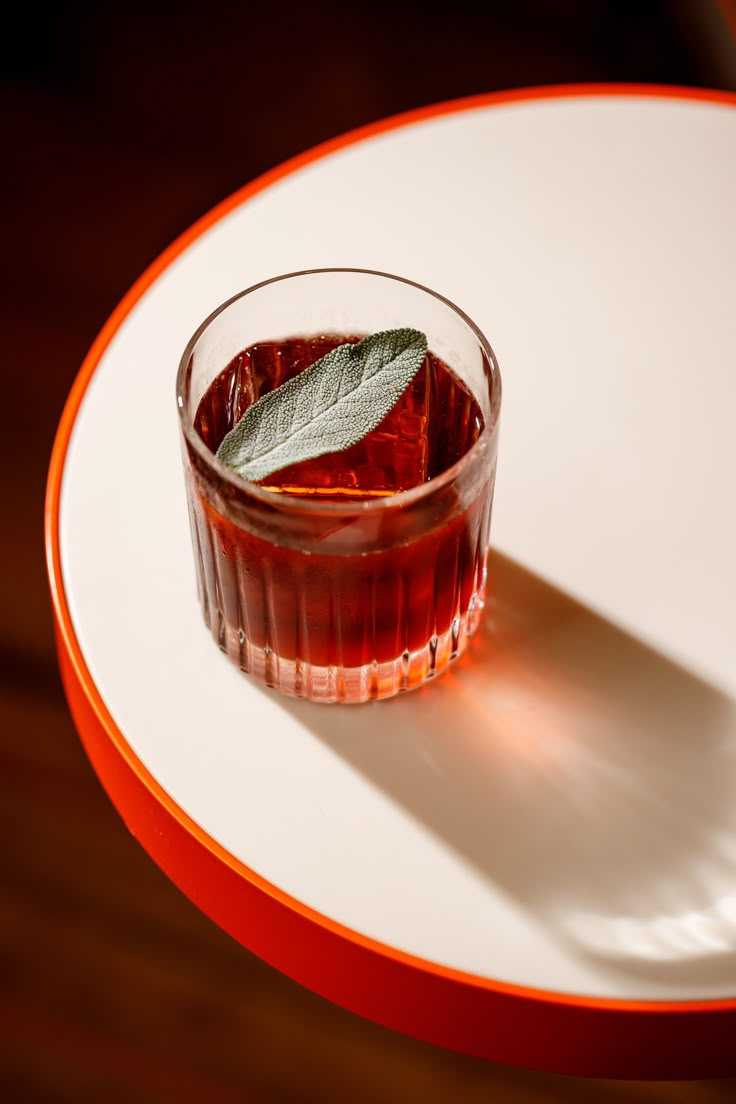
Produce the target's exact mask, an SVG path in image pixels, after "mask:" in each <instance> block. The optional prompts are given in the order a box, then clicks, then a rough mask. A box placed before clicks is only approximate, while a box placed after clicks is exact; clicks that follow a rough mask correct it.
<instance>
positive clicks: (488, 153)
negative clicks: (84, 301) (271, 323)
mask: <svg viewBox="0 0 736 1104" xmlns="http://www.w3.org/2000/svg"><path fill="white" fill-rule="evenodd" d="M734 196H736V111H734V110H733V108H732V107H728V106H726V105H719V104H715V103H705V102H689V101H686V100H677V99H660V98H647V97H639V96H634V97H598V96H585V97H577V98H569V99H566V98H563V99H550V100H531V101H527V102H518V103H509V104H500V105H494V106H487V107H477V108H475V109H473V110H465V111H460V112H456V113H451V114H444V115H442V116H440V117H436V118H429V119H426V120H424V121H420V122H416V123H414V124H412V125H410V126H405V127H401V128H399V129H393V130H390V131H388V132H386V133H385V134H379V135H376V136H373V137H371V138H369V139H367V140H365V141H363V142H359V143H357V144H352V145H350V146H347V147H346V148H343V149H341V150H338V151H337V152H335V153H333V154H331V155H330V156H327V157H323V158H321V159H319V160H316V161H313V162H312V163H310V164H307V165H305V166H304V167H303V168H301V169H300V170H299V171H298V172H296V173H292V174H290V175H287V176H285V177H283V178H282V179H280V180H278V181H277V182H275V183H274V184H273V185H272V186H270V187H268V188H266V189H265V190H262V191H260V192H259V193H258V194H256V195H254V196H252V197H251V198H249V199H248V200H247V202H244V203H242V204H241V205H239V206H237V207H235V209H233V210H232V211H231V212H230V213H229V214H227V215H226V216H225V217H223V218H222V219H220V221H218V222H217V223H215V224H214V225H213V226H212V227H211V229H209V230H208V231H207V232H206V233H205V234H204V235H202V236H201V237H199V238H198V239H197V240H196V241H195V242H194V243H193V244H192V245H191V246H189V248H188V249H186V250H185V251H184V252H183V253H182V254H181V255H180V256H179V257H178V259H177V260H176V261H175V262H174V263H173V264H172V265H170V266H169V267H168V268H166V269H165V270H164V271H163V272H162V274H161V275H160V276H159V277H158V279H157V280H156V281H155V282H154V283H153V284H152V286H151V287H150V289H149V290H148V291H147V292H146V294H145V295H144V296H143V298H142V299H141V300H140V301H139V302H138V303H137V305H136V306H135V308H134V309H133V311H132V312H131V313H130V315H129V316H128V317H127V318H126V319H125V321H124V323H123V325H122V326H121V327H120V329H119V330H118V332H117V333H116V335H115V337H114V339H113V341H112V343H111V344H110V345H109V347H108V348H107V350H106V352H105V353H104V355H103V357H102V360H101V362H100V364H99V366H98V368H97V371H96V372H95V375H94V378H93V380H92V382H91V384H90V386H89V388H88V390H87V393H86V395H85V397H84V401H83V404H82V407H81V410H80V412H79V415H78V417H77V421H76V424H75V427H74V432H73V436H72V440H71V445H70V448H69V452H68V454H67V459H66V465H65V469H64V479H63V486H62V499H61V513H60V542H61V562H62V569H63V578H64V586H65V589H66V593H67V597H68V600H69V605H70V609H71V615H72V619H73V623H74V629H75V633H76V636H77V639H78V641H79V644H80V646H81V649H82V652H83V655H84V658H85V661H86V663H87V666H88V668H89V671H90V673H91V675H92V677H93V679H94V681H95V683H96V685H97V688H98V690H99V693H100V695H101V697H102V698H103V700H104V702H105V704H106V706H107V708H108V710H109V711H110V713H111V715H112V717H113V718H114V720H115V722H116V724H117V725H118V727H119V729H120V731H121V732H122V733H123V734H124V736H125V739H126V740H127V741H128V743H129V745H130V747H131V748H132V749H133V751H134V752H135V754H136V755H137V756H138V757H139V758H140V760H141V761H142V763H143V764H144V765H145V766H146V767H147V768H148V770H149V771H150V772H151V774H152V775H153V776H154V778H155V779H156V780H157V781H158V782H159V783H160V785H161V786H162V787H163V789H164V790H165V791H166V792H167V793H168V794H169V795H170V796H171V797H172V798H173V800H174V801H175V802H176V803H177V804H178V805H179V806H180V807H181V808H182V809H183V810H184V811H185V812H186V813H188V814H189V815H190V816H191V817H192V818H193V819H194V820H195V821H196V822H197V824H199V825H200V826H201V827H202V828H203V829H204V831H205V832H207V833H208V834H209V835H210V836H211V837H212V838H213V839H215V840H216V841H218V842H219V843H220V844H221V845H222V846H224V847H225V848H226V849H227V850H228V851H229V852H230V853H231V854H232V855H234V856H235V857H236V858H238V859H240V860H242V861H243V862H244V863H246V864H247V866H248V867H250V868H251V869H252V870H254V871H255V872H256V873H258V874H260V875H261V876H262V877H264V878H265V879H267V880H268V881H269V882H270V883H272V884H273V885H275V886H277V887H279V888H280V889H282V890H284V891H286V892H287V893H289V894H290V895H292V896H293V897H294V898H296V899H297V900H298V901H301V902H303V903H304V904H305V905H307V906H310V907H311V908H313V909H315V910H317V911H318V912H319V913H321V914H323V915H325V916H327V917H330V918H332V919H333V920H335V921H337V922H339V923H341V924H344V925H345V926H346V927H348V928H350V929H352V930H354V931H356V932H360V933H362V934H363V935H367V936H369V937H371V938H373V939H376V940H378V941H379V942H381V943H383V944H386V945H388V946H391V947H395V948H397V949H399V950H402V951H406V952H409V953H411V954H413V955H416V956H419V957H420V958H423V959H426V960H428V961H430V962H435V963H441V964H443V965H446V966H449V967H454V968H456V969H459V970H463V971H467V972H469V973H471V974H474V975H477V976H479V977H483V978H491V979H497V980H499V981H506V982H511V983H515V984H519V985H523V986H532V987H535V988H538V989H540V988H541V989H546V990H552V991H557V992H562V993H576V994H582V995H589V996H602V997H610V998H623V999H632V1000H637V999H664V1000H670V999H681V1000H687V999H691V998H693V999H695V998H716V997H733V996H734V994H736V725H735V723H734V722H735V716H736V713H735V710H734V703H733V697H732V695H733V693H734V690H736V660H735V658H734V657H735V656H736V633H735V632H734V629H735V622H736V616H735V614H736V608H735V599H734V578H733V564H734V563H736V510H735V509H734V507H735V506H736V502H735V501H734V491H733V486H734V473H735V472H736V448H735V445H734V442H735V440H736V435H735V434H734V430H733V425H734V416H735V412H736V371H735V367H736V366H735V365H734V349H735V348H736V307H735V306H734V305H735V304H736V265H735V264H734V257H735V256H736V204H735V203H734V199H733V197H734ZM341 265H344V266H350V267H365V268H374V269H380V270H384V271H388V272H393V273H396V274H399V275H402V276H406V277H408V278H410V279H413V280H417V281H419V282H420V283H423V284H426V285H428V286H429V287H432V288H434V289H436V290H438V291H440V292H442V293H443V294H445V295H447V296H448V297H449V298H450V299H452V300H453V301H454V302H456V303H457V304H458V305H460V306H461V307H462V308H463V309H465V310H466V311H467V313H469V314H470V315H471V317H473V318H474V320H475V321H476V322H477V323H478V324H479V325H480V327H481V328H482V329H483V330H484V331H485V333H486V334H487V335H488V337H489V339H490V341H491V344H492V345H493V347H494V349H495V352H496V354H497V356H498V359H499V363H500V366H501V372H502V376H503V380H504V407H503V411H502V416H501V446H500V458H499V459H500V463H499V477H498V487H497V495H496V506H495V516H494V520H493V526H492V539H493V543H494V546H495V548H496V549H497V550H498V551H497V553H496V554H495V555H494V557H493V558H492V561H491V566H490V588H491V596H492V597H491V602H490V609H489V611H488V613H487V616H486V618H485V621H484V625H483V629H482V631H481V633H480V635H479V638H478V639H477V640H476V641H475V642H474V645H475V646H474V647H471V650H470V654H469V655H468V656H467V657H465V658H464V659H463V660H462V661H461V662H460V663H459V664H458V665H457V666H456V667H455V668H454V669H453V670H452V671H451V672H450V673H449V674H448V675H447V676H445V677H443V678H442V679H441V680H439V681H438V682H437V683H435V684H430V685H429V686H427V687H426V688H425V689H423V690H422V691H420V692H417V693H415V694H412V695H408V696H406V697H402V698H399V699H396V700H393V701H390V702H379V703H374V704H372V705H368V706H360V707H327V706H316V705H309V704H305V703H297V702H293V701H289V700H287V699H285V698H282V697H280V696H278V695H277V694H275V693H274V692H272V691H267V690H264V689H263V688H261V687H259V686H257V685H256V684H254V683H252V682H251V681H249V680H248V679H247V678H246V677H244V676H242V675H241V674H240V673H239V672H238V671H237V670H236V669H234V668H233V667H231V665H230V664H229V662H228V661H227V660H226V659H225V657H224V656H222V655H221V654H220V653H219V652H218V651H217V649H216V648H215V647H214V645H213V643H212V640H211V638H210V637H209V635H208V633H207V631H206V630H205V628H204V625H203V624H202V621H201V615H200V612H199V608H198V605H197V599H196V593H195V584H194V572H193V566H192V555H191V547H190V539H189V532H188V523H187V517H186V506H185V497H184V489H183V482H182V474H181V460H180V454H179V443H178V440H177V432H178V427H177V417H176V410H175V402H174V377H175V374H176V369H177V365H178V360H179V357H180V355H181V352H182V350H183V348H184V345H185V344H186V341H187V340H188V338H189V337H190V335H191V333H192V332H193V330H194V329H195V328H196V326H197V325H198V324H199V323H200V322H201V321H202V319H203V318H204V317H205V316H206V315H207V314H208V313H209V312H210V311H211V310H212V309H213V308H214V307H216V306H217V305H218V304H219V303H220V302H222V301H223V300H225V299H227V298H228V297H229V296H231V295H232V294H234V293H235V292H237V291H239V290H241V289H243V288H245V287H247V286H249V285H251V284H253V283H256V282H258V281H260V280H262V279H265V278H267V277H270V276H273V275H276V274H279V273H283V272H288V271H293V270H297V269H302V268H314V267H320V266H341ZM144 394H145V395H146V397H147V398H146V402H145V403H142V402H141V396H142V395H144ZM597 615H599V616H597Z"/></svg>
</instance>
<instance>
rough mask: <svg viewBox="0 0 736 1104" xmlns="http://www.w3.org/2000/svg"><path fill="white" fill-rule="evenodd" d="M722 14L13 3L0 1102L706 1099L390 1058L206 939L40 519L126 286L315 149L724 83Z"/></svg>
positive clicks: (509, 5)
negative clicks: (96, 719)
mask: <svg viewBox="0 0 736 1104" xmlns="http://www.w3.org/2000/svg"><path fill="white" fill-rule="evenodd" d="M734 8H735V5H734V3H733V0H723V2H722V3H720V4H719V3H717V2H716V0H712V2H711V0H672V2H665V0H644V2H636V0H547V2H533V0H518V2H514V0H507V2H505V3H497V2H493V0H485V2H483V0H448V2H447V3H445V4H442V5H441V4H439V3H436V2H432V0H424V2H420V0H373V3H371V4H364V3H352V4H351V3H349V2H348V0H343V2H341V3H338V2H334V0H316V2H312V3H310V2H306V3H301V4H296V3H292V2H291V0H272V2H270V3H251V4H247V3H239V4H234V3H231V4H223V3H218V2H217V0H212V2H209V3H204V2H197V3H190V4H186V3H174V2H162V0H150V2H148V3H144V2H142V0H131V2H129V3H128V4H126V5H125V6H120V7H116V6H114V5H102V4H98V3H93V2H87V3H81V2H80V3H72V4H67V5H56V6H53V7H48V8H44V7H43V6H39V5H38V4H33V5H31V4H27V3H26V4H23V3H22V2H21V3H20V4H18V5H17V6H15V7H14V9H13V11H12V15H11V14H9V13H8V12H7V11H6V13H5V15H4V16H3V28H2V34H1V35H0V50H1V51H2V89H1V92H0V96H1V101H2V111H1V113H0V128H1V129H0V142H1V147H2V150H3V154H4V162H5V165H4V169H3V172H2V174H1V175H0V188H2V207H1V217H2V238H1V239H0V240H1V241H2V249H3V254H4V256H3V262H4V263H3V265H2V296H0V320H1V324H2V354H3V361H2V372H3V385H4V395H5V402H4V403H3V404H2V433H1V434H0V456H1V458H2V470H3V476H4V487H3V500H4V502H5V507H4V511H3V514H4V525H3V538H2V542H0V549H1V554H2V565H1V570H0V588H1V590H0V610H1V611H2V613H1V618H0V657H1V659H2V664H1V666H0V772H1V777H2V781H3V785H2V792H1V794H0V803H1V810H2V826H1V829H0V830H1V832H2V837H1V838H2V875H3V877H2V891H1V893H0V1098H1V1099H2V1100H4V1101H8V1104H15V1102H18V1104H20V1102H25V1101H42V1102H49V1104H52V1102H57V1101H58V1102H62V1101H63V1102H75V1104H76V1102H79V1104H86V1102H98V1101H103V1100H104V1101H109V1102H111V1104H113V1102H122V1101H126V1102H127V1101H131V1102H133V1101H135V1102H156V1104H158V1102H168V1101H177V1102H187V1101H194V1100H205V1101H207V1102H208V1104H230V1102H231V1101H232V1102H235V1101H253V1102H258V1104H260V1102H278V1101H290V1102H291V1101H293V1102H297V1104H301V1102H305V1104H306V1102H313V1101H314V1102H316V1101H347V1100H349V1101H351V1102H352V1101H355V1102H361V1101H366V1102H368V1101H371V1102H372V1104H381V1102H388V1101H407V1100H409V1101H411V1100H419V1099H421V1100H423V1101H429V1102H432V1101H437V1102H439V1101H456V1100H458V1101H468V1102H475V1101H481V1100H483V1101H487V1100H504V1101H505V1100H509V1101H524V1102H527V1101H528V1102H531V1101H568V1100H572V1101H584V1100H596V1101H598V1100H599V1101H604V1102H608V1101H610V1102H614V1101H641V1102H648V1101H668V1102H669V1101H673V1102H680V1101H682V1102H685V1101H688V1102H697V1101H702V1102H705V1101H713V1102H716V1101H724V1102H725V1101H727V1100H734V1099H736V1081H733V1082H730V1083H727V1082H722V1081H721V1082H708V1083H706V1082H701V1083H695V1082H693V1083H690V1084H684V1083H683V1084H679V1083H678V1084H674V1083H669V1084H651V1085H647V1084H628V1085H627V1084H617V1083H613V1082H591V1081H576V1080H572V1079H567V1078H562V1077H551V1076H546V1075H543V1074H535V1073H528V1072H522V1071H516V1070H512V1069H508V1068H505V1067H499V1066H493V1065H491V1064H487V1063H483V1062H479V1061H474V1060H471V1059H467V1058H464V1057H462V1056H459V1055H454V1054H451V1053H448V1052H445V1051H442V1050H439V1049H436V1048H432V1047H430V1046H427V1045H424V1044H421V1043H417V1042H415V1041H413V1040H410V1039H405V1038H403V1037H401V1036H399V1035H396V1034H393V1033H392V1032H390V1031H387V1030H384V1029H382V1028H379V1027H376V1026H375V1025H373V1024H370V1023H367V1022H364V1021H362V1020H360V1019H358V1018H357V1017H355V1016H352V1015H350V1014H348V1013H346V1012H343V1011H341V1010H340V1009H338V1008H336V1007H333V1006H332V1005H330V1004H328V1003H327V1002H325V1001H323V1000H321V999H320V998H318V997H316V996H314V995H312V994H311V993H308V992H306V991H304V990H302V989H300V988H299V987H298V986H296V985H295V984H293V983H292V982H291V981H289V980H288V979H286V978H284V977H282V976H280V975H279V974H278V973H276V972H275V971H274V970H272V969H270V968H269V967H267V966H265V965H263V964H262V963H261V962H259V961H258V960H257V959H255V958H254V957H253V956H252V955H250V954H249V953H248V952H247V951H245V950H243V949H242V948H241V947H239V946H237V945H236V944H235V943H234V942H233V941H231V940H230V939H229V938H228V937H227V936H225V935H224V934H223V933H221V932H220V931H219V930H218V929H217V928H216V927H215V926H214V925H213V924H212V923H210V922H209V921H208V920H207V919H206V918H205V917H204V916H202V915H201V914H200V913H199V912H198V911H197V910H196V909H195V908H194V906H193V905H191V904H190V903H189V902H188V901H187V900H186V899H185V898H184V897H183V896H181V894H179V892H178V891H177V890H176V889H175V888H174V887H173V886H172V885H171V884H170V883H169V882H168V881H167V879H166V878H165V877H164V876H163V875H162V874H161V873H160V872H159V871H158V869H157V868H156V867H155V866H154V865H153V863H152V862H151V861H150V860H149V859H148V857H147V856H146V854H145V853H144V852H143V851H142V850H141V849H140V848H139V847H138V845H137V844H136V843H135V841H134V840H133V839H132V838H131V837H130V836H129V835H128V833H127V832H126V830H125V829H124V827H123V825H122V823H121V821H120V820H119V819H118V817H117V815H116V814H115V812H114V811H113V809H112V807H111V806H110V805H109V803H108V801H107V799H106V797H105V796H104V794H103V792H102V790H101V788H100V786H99V784H98V783H97V781H96V779H95V777H94V775H93V774H92V771H91V768H90V767H89V765H88V764H87V761H86V759H85V757H84V755H83V753H82V751H81V748H80V745H79V742H78V740H77V737H76V734H75V731H74V728H73V726H72V723H71V720H70V718H69V716H68V713H67V710H66V706H65V702H64V698H63V694H62V691H61V686H60V682H59V678H58V675H57V671H56V662H55V655H54V646H53V638H52V628H51V617H50V612H49V603H48V598H47V592H46V583H45V572H44V561H43V545H42V499H43V489H44V482H45V476H46V468H47V464H48V458H49V452H50V449H51V442H52V439H53V434H54V430H55V427H56V423H57V421H58V418H59V415H60V413H61V409H62V405H63V402H64V399H65V396H66V394H67V392H68V390H69V388H70V386H71V383H72V380H73V378H74V376H75V374H76V372H77V370H78V367H79V365H80V362H81V360H82V358H83V356H84V354H85V352H86V350H87V348H88V347H89V345H90V343H91V342H92V340H93V338H94V336H95V334H96V332H97V331H98V329H99V328H100V326H101V325H102V323H103V322H104V320H105V318H106V317H107V315H108V314H109V313H110V311H111V310H112V309H113V307H114V306H115V304H116V303H117V301H118V300H119V298H120V297H121V296H122V294H123V293H124V292H125V291H126V289H127V288H128V287H129V286H130V284H131V283H132V282H133V281H134V280H135V278H136V277H137V276H138V275H139V273H140V272H141V271H142V269H143V268H144V267H145V266H146V265H147V264H148V263H149V262H150V261H151V260H153V258H154V257H155V256H156V255H157V254H158V253H159V252H160V251H161V250H162V249H163V248H164V246H166V245H167V244H168V243H169V242H170V241H171V240H172V238H174V237H175V236H176V235H177V234H178V233H180V232H181V231H182V230H184V229H185V228H186V227H187V226H188V225H189V224H190V223H191V222H192V221H193V220H194V219H195V218H197V217H198V216H199V215H201V214H202V213H203V212H204V211H206V210H207V209H208V208H209V207H211V206H212V205H213V204H214V203H216V202H217V201H218V200H220V199H222V198H223V197H224V196H226V195H227V194H228V193H229V192H231V191H233V190H234V189H236V188H237V187H239V186H240V185H242V184H243V183H245V182H247V181H248V180H250V179H252V178H253V177H254V176H256V175H257V174H258V173H260V172H262V171H263V170H265V169H268V168H270V167H271V166H273V165H274V164H276V163H278V162H280V161H282V160H284V159H285V158H287V157H289V156H290V155H291V154H294V153H297V152H299V151H301V150H303V149H305V148H307V147H309V146H311V145H313V144H314V143H316V142H319V141H320V140H322V139H324V138H328V137H331V136H333V135H335V134H338V133H340V132H341V131H344V130H346V129H350V128H352V127H355V126H358V125H359V124H361V123H366V122H369V121H371V120H373V119H377V118H380V117H382V116H385V115H390V114H393V113H395V112H399V111H403V110H405V109H407V108H411V107H416V106H419V105H423V104H428V103H432V102H435V101H438V100H442V99H446V98H451V97H456V96H463V95H466V94H470V93H475V92H485V91H490V90H493V89H504V88H513V87H518V86H522V85H533V84H546V83H559V82H580V81H637V82H638V81H643V82H659V83H675V84H684V85H705V86H710V87H716V88H730V89H733V88H735V87H736V50H735V49H734V39H733V37H732V34H731V33H729V22H730V24H731V27H732V28H733V27H734V26H736V15H735V14H734Z"/></svg>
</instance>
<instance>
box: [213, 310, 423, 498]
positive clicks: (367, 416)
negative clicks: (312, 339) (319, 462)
mask: <svg viewBox="0 0 736 1104" xmlns="http://www.w3.org/2000/svg"><path fill="white" fill-rule="evenodd" d="M426 355H427V338H426V337H425V335H424V334H423V333H420V332H419V331H418V330H385V331H384V332H383V333H377V334H372V335H371V336H370V337H364V338H363V340H362V341H358V342H356V343H348V344H345V345H338V346H337V348H336V349H332V351H331V352H329V353H327V355H326V356H323V357H321V358H320V360H317V361H315V363H314V364H310V366H309V367H308V368H305V369H304V371H303V372H300V373H299V374H298V375H297V376H294V377H293V379H290V380H287V382H286V383H284V384H282V385H281V387H277V388H276V389H275V390H274V391H270V392H269V393H268V394H267V395H264V396H263V397H262V398H260V399H259V400H258V401H257V402H255V403H253V405H252V406H250V407H248V409H247V410H246V412H245V414H244V415H243V417H242V418H241V419H240V421H239V422H238V424H237V425H236V426H235V427H234V428H233V429H231V430H230V432H229V433H227V434H226V435H225V437H223V439H222V442H221V444H220V447H219V448H218V450H217V454H216V455H217V459H218V460H221V461H222V462H223V464H227V465H228V466H229V467H231V468H234V469H235V471H236V472H238V474H239V475H242V476H243V478H244V479H249V480H253V481H256V480H259V479H265V477H266V476H267V475H271V474H272V473H273V472H275V471H279V470H280V469H281V468H285V467H287V466H288V465H290V464H298V463H300V462H301V461H302V460H312V459H314V457H315V456H323V455H324V454H325V453H328V452H342V451H343V449H347V448H350V446H351V445H354V444H356V443H357V442H358V441H360V440H362V438H363V437H365V436H367V434H369V433H370V432H371V431H372V430H374V429H375V428H376V426H377V425H378V424H379V422H381V421H382V420H383V419H384V418H385V417H386V415H387V414H388V412H389V410H391V408H392V407H393V406H394V405H395V404H396V403H397V402H398V400H399V399H400V397H401V395H402V394H403V393H404V391H405V390H406V388H407V387H408V386H409V384H410V383H411V381H412V380H413V379H414V376H415V375H416V373H417V371H418V370H419V367H420V365H421V363H422V361H423V360H424V358H425V356H426Z"/></svg>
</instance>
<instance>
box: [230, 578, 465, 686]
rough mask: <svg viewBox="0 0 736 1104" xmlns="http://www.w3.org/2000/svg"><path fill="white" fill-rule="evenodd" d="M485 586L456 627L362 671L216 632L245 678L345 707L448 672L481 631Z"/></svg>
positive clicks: (363, 668) (366, 666)
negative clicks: (316, 662) (296, 656)
mask: <svg viewBox="0 0 736 1104" xmlns="http://www.w3.org/2000/svg"><path fill="white" fill-rule="evenodd" d="M484 590H485V588H483V589H482V590H479V591H477V592H476V593H475V594H473V595H472V597H471V600H470V604H469V606H468V609H467V610H466V611H465V613H464V614H461V615H459V616H458V617H456V618H455V619H454V621H453V622H452V625H451V626H450V628H449V629H448V630H447V631H446V632H444V633H442V634H441V635H439V636H433V637H431V638H430V639H429V640H428V641H427V643H426V645H425V646H424V647H423V648H419V649H417V650H416V651H414V652H404V653H403V654H402V655H400V656H397V657H396V659H393V660H387V661H386V662H384V663H379V662H378V661H377V660H374V661H373V663H366V664H364V665H363V666H361V667H338V666H334V665H332V666H329V667H316V666H313V665H311V664H309V663H305V662H304V661H303V660H299V659H296V660H294V659H286V658H284V657H283V656H280V655H277V654H276V652H274V651H272V650H271V649H270V648H259V647H256V646H255V645H253V644H251V643H250V641H248V640H247V639H246V638H245V636H244V635H243V634H242V633H240V634H235V633H230V632H228V631H227V629H225V630H224V631H223V628H224V626H223V625H222V624H221V623H219V624H216V625H212V626H211V628H212V634H213V636H214V638H215V640H216V641H217V643H218V644H219V646H220V648H221V650H222V651H223V652H224V653H225V654H226V655H227V656H228V658H229V659H231V660H232V661H233V662H234V663H236V664H237V665H238V667H239V668H240V669H241V671H243V672H244V673H245V674H247V675H250V677H251V678H256V679H258V680H259V682H263V683H265V684H266V686H271V687H273V688H274V689H275V690H279V691H280V692H281V693H282V694H286V695H288V696H289V697H292V698H305V699H306V700H307V701H315V702H325V703H335V702H340V703H344V704H359V703H360V702H366V701H376V700H377V699H379V698H392V697H394V696H395V695H396V694H401V693H404V692H405V691H407V690H416V689H417V687H419V686H422V685H423V684H424V683H425V682H427V681H428V680H429V679H432V678H435V677H436V676H437V675H440V674H442V672H443V671H444V670H446V668H447V667H448V666H449V664H450V663H451V662H452V661H453V660H454V659H457V657H458V656H460V655H462V653H463V652H464V651H465V648H466V646H467V642H468V638H469V637H470V636H472V634H473V633H474V632H475V630H476V628H477V626H478V622H479V620H480V616H481V613H482V611H483V605H484V600H485V593H484Z"/></svg>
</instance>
